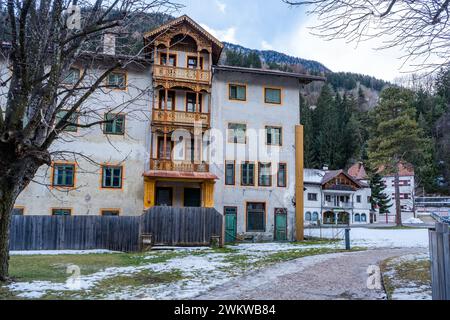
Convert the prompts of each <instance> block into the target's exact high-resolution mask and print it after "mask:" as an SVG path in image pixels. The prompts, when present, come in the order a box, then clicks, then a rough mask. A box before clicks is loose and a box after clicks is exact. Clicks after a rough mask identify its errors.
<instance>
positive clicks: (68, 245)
mask: <svg viewBox="0 0 450 320" xmlns="http://www.w3.org/2000/svg"><path fill="white" fill-rule="evenodd" d="M222 225H223V218H222V215H221V214H220V213H218V212H217V211H216V210H215V209H206V208H171V207H155V208H152V209H150V210H148V211H147V212H146V213H145V214H143V215H142V216H130V217H124V216H120V217H103V216H67V217H63V216H13V217H12V221H11V228H10V250H24V251H26V250H94V249H106V250H114V251H123V252H137V251H140V249H141V235H142V234H152V238H153V241H154V243H155V244H160V245H167V246H205V245H209V244H210V241H211V237H212V236H220V237H221V236H222Z"/></svg>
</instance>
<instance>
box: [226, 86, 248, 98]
mask: <svg viewBox="0 0 450 320" xmlns="http://www.w3.org/2000/svg"><path fill="white" fill-rule="evenodd" d="M229 97H230V100H238V101H246V100H247V87H246V86H243V85H237V84H230V94H229Z"/></svg>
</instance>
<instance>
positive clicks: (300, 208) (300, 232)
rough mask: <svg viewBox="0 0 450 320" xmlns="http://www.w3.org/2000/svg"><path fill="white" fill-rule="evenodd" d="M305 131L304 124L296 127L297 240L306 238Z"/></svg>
mask: <svg viewBox="0 0 450 320" xmlns="http://www.w3.org/2000/svg"><path fill="white" fill-rule="evenodd" d="M303 131H304V129H303V126H302V125H298V126H296V127H295V204H296V205H295V227H296V232H295V235H296V240H297V241H303V240H305V226H304V217H303V215H304V195H303V194H304V181H303V178H304V177H303V169H304V153H303Z"/></svg>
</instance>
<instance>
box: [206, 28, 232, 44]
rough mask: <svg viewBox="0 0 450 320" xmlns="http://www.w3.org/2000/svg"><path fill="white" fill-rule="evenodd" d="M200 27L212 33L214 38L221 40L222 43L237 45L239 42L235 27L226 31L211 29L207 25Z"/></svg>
mask: <svg viewBox="0 0 450 320" xmlns="http://www.w3.org/2000/svg"><path fill="white" fill-rule="evenodd" d="M200 25H201V26H202V27H203V28H204V29H205V30H206V31H208V32H209V33H211V34H212V35H213V36H214V37H216V38H217V39H219V40H220V41H225V42H231V43H237V40H236V28H235V27H230V28H228V29H224V30H216V29H213V28H210V27H209V26H207V25H206V24H200Z"/></svg>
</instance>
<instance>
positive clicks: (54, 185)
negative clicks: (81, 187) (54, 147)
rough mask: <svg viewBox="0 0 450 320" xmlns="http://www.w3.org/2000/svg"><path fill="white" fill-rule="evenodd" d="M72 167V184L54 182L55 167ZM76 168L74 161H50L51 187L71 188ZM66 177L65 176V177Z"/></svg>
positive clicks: (73, 184) (74, 184)
mask: <svg viewBox="0 0 450 320" xmlns="http://www.w3.org/2000/svg"><path fill="white" fill-rule="evenodd" d="M62 166H64V167H73V170H72V184H71V185H68V184H65V185H59V184H55V177H56V175H55V174H56V171H57V170H56V167H62ZM76 170H77V165H76V163H72V162H54V163H52V172H51V173H52V176H51V179H52V181H51V187H52V188H58V189H73V188H75V186H76ZM66 179H67V178H66Z"/></svg>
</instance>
